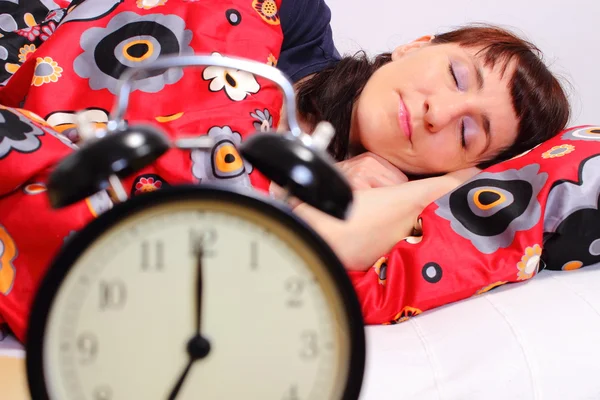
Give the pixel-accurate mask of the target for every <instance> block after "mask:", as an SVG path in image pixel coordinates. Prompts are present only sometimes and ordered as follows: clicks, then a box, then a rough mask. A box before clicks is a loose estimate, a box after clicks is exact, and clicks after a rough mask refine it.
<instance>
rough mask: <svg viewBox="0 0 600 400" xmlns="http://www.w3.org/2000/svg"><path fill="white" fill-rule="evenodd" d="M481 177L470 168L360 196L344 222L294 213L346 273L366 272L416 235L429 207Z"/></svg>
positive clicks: (305, 211)
mask: <svg viewBox="0 0 600 400" xmlns="http://www.w3.org/2000/svg"><path fill="white" fill-rule="evenodd" d="M477 172H479V170H478V169H476V168H469V169H466V170H462V171H458V172H454V173H451V174H447V175H444V176H440V177H435V178H428V179H421V180H417V181H411V182H407V183H404V184H401V185H397V186H388V187H380V188H374V189H367V190H362V191H355V192H354V203H353V206H352V209H351V210H350V215H349V217H348V219H347V220H345V221H341V220H338V219H336V218H333V217H331V216H329V215H326V214H324V213H323V212H321V211H319V210H317V209H315V208H313V207H311V206H309V205H307V204H305V203H302V204H300V205H298V206H297V207H295V208H294V212H295V213H296V214H297V215H298V216H299V217H301V218H302V219H304V220H305V221H306V222H307V223H308V224H309V225H310V226H311V227H312V228H313V229H314V230H315V231H316V232H317V233H319V234H320V235H321V236H322V237H323V239H325V241H326V242H327V243H328V244H329V245H330V246H331V247H332V249H333V250H334V252H335V253H336V254H337V255H338V257H339V258H340V260H341V261H342V263H343V264H344V265H345V266H346V268H347V269H352V270H366V269H368V268H370V267H371V266H372V265H373V264H374V263H375V262H376V261H377V259H378V258H379V257H381V256H382V255H384V254H386V253H387V252H389V251H390V250H391V249H392V248H393V247H394V245H395V244H396V243H398V242H399V241H400V240H402V239H404V238H405V237H407V236H410V235H411V232H412V230H413V228H414V226H415V223H416V222H417V218H418V216H419V214H420V213H421V212H422V211H423V209H425V207H427V206H428V205H429V204H430V203H432V202H433V201H435V200H437V199H438V198H440V197H442V196H443V195H444V194H446V193H448V192H450V191H452V190H454V189H455V188H456V187H458V186H459V185H460V184H462V183H463V182H465V181H466V180H468V179H469V178H471V177H472V176H474V175H475V174H476V173H477Z"/></svg>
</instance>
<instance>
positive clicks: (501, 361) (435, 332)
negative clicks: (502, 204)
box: [0, 268, 600, 400]
mask: <svg viewBox="0 0 600 400" xmlns="http://www.w3.org/2000/svg"><path fill="white" fill-rule="evenodd" d="M599 285H600V269H598V268H588V269H583V270H580V271H576V272H569V273H564V272H556V271H543V272H542V273H540V274H539V275H538V276H537V278H536V279H533V280H531V281H527V282H523V283H517V284H513V285H506V286H503V287H500V288H498V289H496V290H494V291H493V292H489V293H486V294H484V295H482V296H480V297H477V298H471V299H468V300H465V301H462V302H458V303H454V304H451V305H448V306H444V307H440V308H438V309H436V310H432V311H429V312H426V313H423V314H421V315H419V316H417V317H414V318H412V319H410V320H408V321H406V322H404V323H401V324H397V325H391V326H368V327H367V328H366V332H367V367H366V373H365V379H364V383H363V390H362V395H361V398H360V399H361V400H387V399H390V400H392V399H393V400H398V399H402V400H413V399H415V400H417V399H418V400H430V399H431V400H434V399H435V400H438V399H444V400H471V399H472V400H479V399H485V400H495V399H498V400H506V399H511V400H537V399H543V400H554V399H556V400H564V399H569V400H580V399H581V400H583V399H589V400H592V399H600V380H598V379H597V377H596V375H595V372H596V371H598V363H599V360H600V341H598V332H600V291H598V290H597V289H596V288H597V287H598V286H599ZM24 355H25V353H24V351H23V349H22V348H21V346H20V345H19V344H18V343H17V342H16V341H15V340H14V338H12V337H10V336H9V337H7V338H5V339H4V340H3V341H2V342H0V376H1V377H2V379H1V380H0V390H1V392H2V399H5V400H13V399H15V400H16V399H26V398H27V389H26V386H25V377H24V371H23V359H24Z"/></svg>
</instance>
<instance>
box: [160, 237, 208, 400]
mask: <svg viewBox="0 0 600 400" xmlns="http://www.w3.org/2000/svg"><path fill="white" fill-rule="evenodd" d="M195 250H196V333H195V335H194V336H192V338H191V339H190V340H189V341H188V344H187V353H188V355H189V356H190V359H189V361H188V363H187V365H186V366H185V369H184V370H183V372H182V373H181V376H180V377H179V379H178V380H177V383H175V386H173V389H171V394H169V398H168V400H175V398H176V397H177V395H178V394H179V390H181V386H183V382H184V381H185V378H186V377H187V374H188V373H189V372H190V369H191V368H192V364H193V363H194V362H195V361H197V360H199V359H201V358H204V357H206V356H207V355H208V353H209V352H210V342H209V341H208V340H206V338H204V337H203V336H202V335H200V329H201V321H202V316H201V315H200V314H201V313H202V275H203V274H202V261H203V256H204V249H203V247H202V244H201V243H198V245H197V247H196V249H195Z"/></svg>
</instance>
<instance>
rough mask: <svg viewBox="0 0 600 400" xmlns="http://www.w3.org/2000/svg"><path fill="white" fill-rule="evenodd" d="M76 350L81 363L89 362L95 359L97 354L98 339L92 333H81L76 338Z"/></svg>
mask: <svg viewBox="0 0 600 400" xmlns="http://www.w3.org/2000/svg"><path fill="white" fill-rule="evenodd" d="M77 351H78V352H79V361H80V362H81V363H82V364H90V363H92V362H93V361H94V360H95V359H96V354H98V339H96V336H95V335H94V334H92V333H88V332H86V333H82V334H81V335H79V337H78V338H77Z"/></svg>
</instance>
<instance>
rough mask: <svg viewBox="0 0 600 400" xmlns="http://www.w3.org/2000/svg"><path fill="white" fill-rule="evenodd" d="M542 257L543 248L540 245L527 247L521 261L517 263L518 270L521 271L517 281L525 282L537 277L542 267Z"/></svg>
mask: <svg viewBox="0 0 600 400" xmlns="http://www.w3.org/2000/svg"><path fill="white" fill-rule="evenodd" d="M541 256H542V248H541V247H540V245H539V244H535V245H533V246H531V247H527V248H526V249H525V254H523V257H521V261H519V262H518V263H517V269H518V270H519V272H518V273H517V280H520V281H523V280H525V279H529V278H531V277H532V276H533V275H535V274H536V272H537V271H538V267H539V265H540V259H541Z"/></svg>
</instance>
